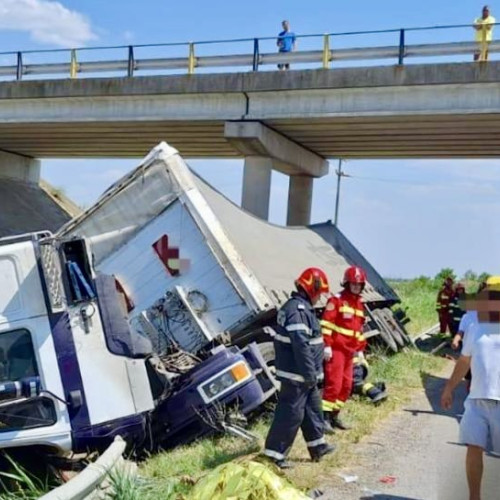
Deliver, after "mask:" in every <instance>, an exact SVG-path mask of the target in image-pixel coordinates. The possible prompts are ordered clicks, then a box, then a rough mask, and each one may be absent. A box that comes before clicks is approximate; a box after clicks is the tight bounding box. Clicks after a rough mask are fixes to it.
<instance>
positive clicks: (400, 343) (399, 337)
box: [380, 309, 406, 347]
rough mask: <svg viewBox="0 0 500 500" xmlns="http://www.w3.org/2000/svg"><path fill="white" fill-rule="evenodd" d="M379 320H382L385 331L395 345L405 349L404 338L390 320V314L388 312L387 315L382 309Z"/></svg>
mask: <svg viewBox="0 0 500 500" xmlns="http://www.w3.org/2000/svg"><path fill="white" fill-rule="evenodd" d="M380 318H381V319H382V322H383V323H384V325H385V326H386V328H387V330H388V331H389V333H390V334H391V337H392V338H393V339H394V341H395V342H396V344H397V345H398V346H399V347H405V346H406V342H405V340H404V338H403V337H402V335H401V333H400V331H399V329H398V328H397V326H396V325H395V323H394V321H393V320H392V318H391V312H390V311H389V313H388V312H387V310H386V309H382V310H381V311H380Z"/></svg>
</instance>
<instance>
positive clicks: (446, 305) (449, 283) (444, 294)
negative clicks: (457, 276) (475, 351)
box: [436, 277, 453, 335]
mask: <svg viewBox="0 0 500 500" xmlns="http://www.w3.org/2000/svg"><path fill="white" fill-rule="evenodd" d="M452 297H453V278H450V277H448V278H446V279H445V280H444V282H443V286H442V287H441V289H440V290H439V292H438V294H437V299H436V311H437V313H438V317H439V331H440V333H442V334H443V335H446V332H447V331H448V329H449V328H450V323H451V321H450V312H449V309H450V302H451V299H452Z"/></svg>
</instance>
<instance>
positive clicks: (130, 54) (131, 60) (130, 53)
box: [127, 45, 135, 78]
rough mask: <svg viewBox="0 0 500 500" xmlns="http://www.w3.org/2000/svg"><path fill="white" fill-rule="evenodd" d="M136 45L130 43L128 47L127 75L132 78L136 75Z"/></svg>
mask: <svg viewBox="0 0 500 500" xmlns="http://www.w3.org/2000/svg"><path fill="white" fill-rule="evenodd" d="M134 64H135V62H134V47H133V46H132V45H129V47H128V66H127V76H128V77H129V78H132V77H133V76H134Z"/></svg>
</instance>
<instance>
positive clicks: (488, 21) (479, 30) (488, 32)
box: [474, 5, 496, 61]
mask: <svg viewBox="0 0 500 500" xmlns="http://www.w3.org/2000/svg"><path fill="white" fill-rule="evenodd" d="M495 22H496V21H495V18H494V17H493V16H492V15H490V8H489V7H488V6H487V5H485V6H484V7H483V12H482V14H481V17H478V18H477V19H476V20H475V21H474V29H475V30H476V42H477V43H478V44H479V47H478V50H477V51H476V52H475V53H474V61H487V60H488V47H489V44H490V43H491V40H492V39H493V26H494V25H495Z"/></svg>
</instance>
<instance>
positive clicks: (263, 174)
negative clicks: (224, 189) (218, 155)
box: [224, 121, 328, 225]
mask: <svg viewBox="0 0 500 500" xmlns="http://www.w3.org/2000/svg"><path fill="white" fill-rule="evenodd" d="M224 136H225V138H226V139H227V140H228V141H229V142H230V143H231V144H232V145H233V146H234V147H235V148H236V149H238V150H239V151H240V152H241V153H242V154H243V155H244V156H245V158H246V159H245V170H244V175H243V198H242V207H243V208H245V209H246V210H249V211H250V212H252V213H253V214H255V215H257V216H258V217H261V218H263V219H267V217H268V215H269V196H270V189H271V170H272V169H274V170H278V171H279V172H282V173H284V174H287V175H289V176H290V186H289V194H288V215H287V224H288V225H306V224H309V223H310V218H311V203H312V189H313V178H314V177H321V176H323V175H326V174H327V173H328V162H327V161H326V160H325V158H323V157H322V156H319V155H318V154H316V153H313V152H312V151H310V150H309V149H307V148H305V147H304V146H302V145H300V144H298V143H296V142H294V141H292V140H290V139H289V138H288V137H286V136H284V135H282V134H279V133H278V132H276V131H274V130H272V129H270V128H269V127H266V126H265V125H263V124H262V123H260V122H252V121H234V122H226V124H225V129H224ZM251 171H252V172H251Z"/></svg>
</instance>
